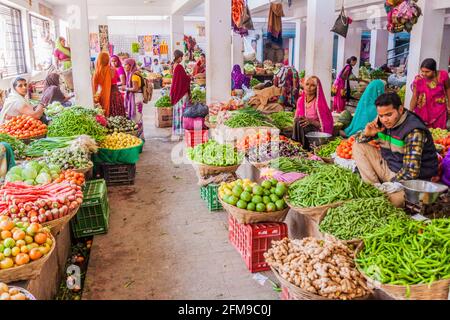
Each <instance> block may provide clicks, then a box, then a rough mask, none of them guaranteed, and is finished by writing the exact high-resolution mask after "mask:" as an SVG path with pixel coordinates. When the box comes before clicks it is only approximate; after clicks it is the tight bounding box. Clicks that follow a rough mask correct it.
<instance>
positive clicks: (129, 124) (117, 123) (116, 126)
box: [106, 116, 139, 133]
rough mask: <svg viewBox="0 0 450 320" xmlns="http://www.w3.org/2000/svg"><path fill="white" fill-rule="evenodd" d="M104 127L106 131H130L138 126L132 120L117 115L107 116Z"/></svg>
mask: <svg viewBox="0 0 450 320" xmlns="http://www.w3.org/2000/svg"><path fill="white" fill-rule="evenodd" d="M107 120H108V123H107V125H106V128H108V133H114V132H131V131H135V130H137V129H138V128H139V126H138V125H137V124H136V122H134V121H133V120H129V119H127V118H126V117H122V116H117V117H109V118H108V119H107Z"/></svg>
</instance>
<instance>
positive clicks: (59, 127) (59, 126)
mask: <svg viewBox="0 0 450 320" xmlns="http://www.w3.org/2000/svg"><path fill="white" fill-rule="evenodd" d="M81 109H82V110H83V111H81ZM81 109H76V108H70V109H67V110H64V112H62V113H61V114H60V115H58V116H57V117H56V118H55V119H53V121H52V123H51V124H50V126H49V127H48V136H49V137H73V136H79V135H88V136H91V137H93V138H94V139H95V140H96V141H102V140H103V139H104V138H105V136H106V133H107V129H106V128H105V127H103V126H102V125H101V124H99V123H98V122H97V121H96V120H95V116H92V115H91V114H90V111H89V110H87V109H85V108H81ZM84 110H87V111H84Z"/></svg>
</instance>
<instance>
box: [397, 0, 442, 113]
mask: <svg viewBox="0 0 450 320" xmlns="http://www.w3.org/2000/svg"><path fill="white" fill-rule="evenodd" d="M417 4H418V5H419V6H420V7H421V8H422V11H423V16H422V17H420V18H419V21H418V22H417V24H416V25H415V26H414V27H413V30H412V32H411V44H410V51H409V58H408V84H407V86H406V88H407V90H406V100H405V101H406V106H407V107H408V108H409V104H410V101H411V98H412V91H411V83H412V82H413V81H414V78H415V76H416V75H417V73H418V72H419V68H420V64H421V63H422V61H423V60H424V59H426V58H433V59H435V60H436V61H437V63H438V65H439V64H440V58H441V49H442V39H443V35H444V21H445V9H440V10H434V9H433V6H434V2H433V1H429V0H419V2H418V3H417Z"/></svg>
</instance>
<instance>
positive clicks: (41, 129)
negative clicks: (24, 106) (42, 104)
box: [0, 115, 47, 139]
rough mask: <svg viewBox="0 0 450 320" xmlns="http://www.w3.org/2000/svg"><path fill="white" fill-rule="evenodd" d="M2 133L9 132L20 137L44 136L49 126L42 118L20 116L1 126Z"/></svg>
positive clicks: (0, 131)
mask: <svg viewBox="0 0 450 320" xmlns="http://www.w3.org/2000/svg"><path fill="white" fill-rule="evenodd" d="M0 133H6V134H9V135H10V136H12V137H15V138H18V139H28V138H33V137H38V136H43V135H45V134H46V133H47V126H46V125H45V124H43V123H42V122H41V121H40V120H36V119H34V118H32V117H30V116H25V115H22V116H18V117H14V118H12V119H11V120H9V121H7V122H5V123H4V124H2V125H1V126H0Z"/></svg>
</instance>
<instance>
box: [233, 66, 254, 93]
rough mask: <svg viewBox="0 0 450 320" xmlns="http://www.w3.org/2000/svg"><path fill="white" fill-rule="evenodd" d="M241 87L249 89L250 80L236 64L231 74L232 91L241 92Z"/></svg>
mask: <svg viewBox="0 0 450 320" xmlns="http://www.w3.org/2000/svg"><path fill="white" fill-rule="evenodd" d="M242 86H246V87H247V88H249V87H250V78H249V77H247V76H246V75H245V74H243V73H242V69H241V66H240V65H238V64H236V65H235V66H234V67H233V71H232V72H231V88H232V90H241V89H242Z"/></svg>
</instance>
